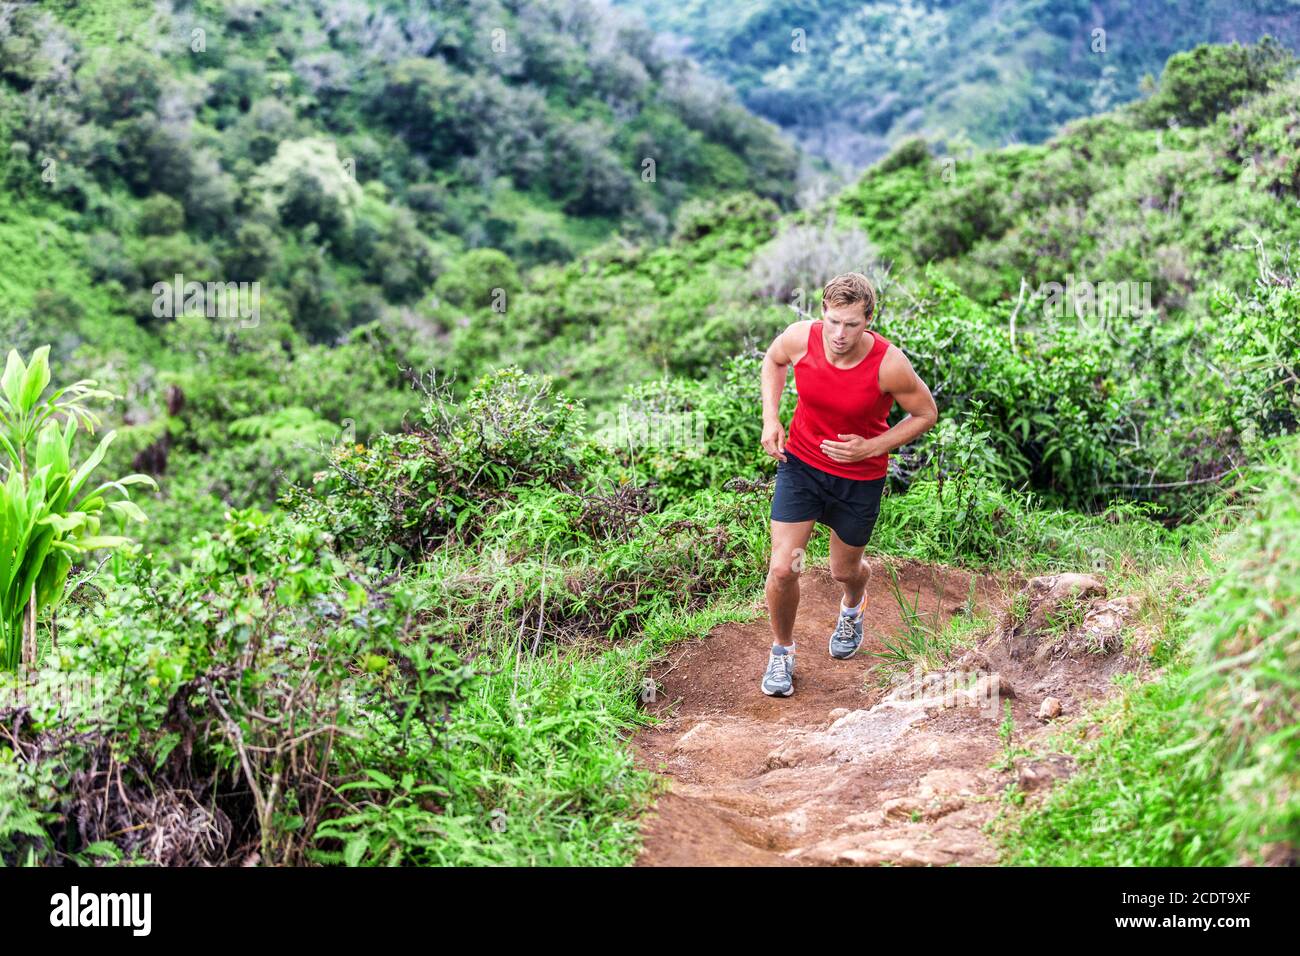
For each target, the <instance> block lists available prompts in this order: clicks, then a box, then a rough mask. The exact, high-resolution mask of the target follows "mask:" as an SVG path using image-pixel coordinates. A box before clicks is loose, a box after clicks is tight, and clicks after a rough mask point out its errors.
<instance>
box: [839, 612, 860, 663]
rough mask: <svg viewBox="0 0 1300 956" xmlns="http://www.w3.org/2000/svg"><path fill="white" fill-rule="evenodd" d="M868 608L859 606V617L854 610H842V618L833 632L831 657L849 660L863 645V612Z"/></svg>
mask: <svg viewBox="0 0 1300 956" xmlns="http://www.w3.org/2000/svg"><path fill="white" fill-rule="evenodd" d="M865 610H866V608H859V610H858V614H857V617H856V618H855V617H854V616H853V612H852V611H840V619H839V621H838V622H836V624H835V630H834V631H832V632H831V643H830V650H831V657H834V658H838V659H839V660H842V661H843V660H848V659H849V658H850V657H852V656H853V655H854V654H856V653H857V652H858V648H859V647H861V646H862V614H863V612H864V611H865Z"/></svg>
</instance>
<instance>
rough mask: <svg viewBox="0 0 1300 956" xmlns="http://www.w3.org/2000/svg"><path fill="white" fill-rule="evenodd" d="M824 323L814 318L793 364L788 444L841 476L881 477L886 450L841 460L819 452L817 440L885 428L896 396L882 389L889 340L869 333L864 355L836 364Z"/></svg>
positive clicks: (812, 462)
mask: <svg viewBox="0 0 1300 956" xmlns="http://www.w3.org/2000/svg"><path fill="white" fill-rule="evenodd" d="M822 329H823V323H822V322H820V321H819V322H814V323H813V324H812V327H811V328H810V329H809V330H808V352H807V353H806V354H805V355H804V356H803V358H801V359H799V361H798V362H795V364H794V388H795V393H796V395H797V396H798V401H797V403H796V404H795V408H794V418H793V419H792V420H791V421H790V434H789V436H788V437H787V438H786V448H788V449H789V450H790V451H792V452H794V454H795V457H796V458H799V459H801V460H802V461H804V462H807V463H808V464H810V465H812V466H813V467H814V468H820V469H821V470H822V471H824V472H826V473H828V474H831V475H836V476H838V477H840V478H854V479H858V480H868V479H873V478H883V477H884V476H885V474H886V472H887V471H888V470H889V456H888V455H876V456H875V457H873V458H863V459H862V460H860V461H852V462H840V461H835V460H833V459H831V458H827V457H826V456H825V455H824V454H822V450H821V443H822V442H823V441H825V440H827V439H829V440H831V441H842V440H843V439H841V438H840V437H839V436H840V435H841V434H844V435H861V436H862V437H863V438H874V437H876V436H877V435H883V434H884V433H885V432H887V431H889V410H890V409H891V408H893V407H894V396H893V395H890V394H889V393H888V392H881V391H880V363H881V362H882V361H883V360H884V358H885V352H886V351H888V350H889V342H888V340H886V339H885V338H883V337H882V336H880V335H876V334H875V333H868V334H872V335H875V344H874V345H873V346H872V348H871V351H870V352H868V353H867V357H866V358H864V359H863V360H862V361H861V362H859V363H858V364H857V365H855V366H853V367H852V368H837V367H836V366H834V365H832V364H831V363H830V362H828V361H827V360H826V353H825V350H824V349H823V348H822Z"/></svg>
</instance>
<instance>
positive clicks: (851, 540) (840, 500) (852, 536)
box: [772, 448, 885, 548]
mask: <svg viewBox="0 0 1300 956" xmlns="http://www.w3.org/2000/svg"><path fill="white" fill-rule="evenodd" d="M884 490H885V479H884V478H883V477H882V478H875V479H868V480H860V479H853V478H841V477H839V476H838V475H831V474H827V473H826V472H824V471H822V470H821V469H820V468H814V467H813V466H812V465H810V464H808V463H807V462H804V461H801V460H800V459H798V458H796V457H795V456H794V455H792V454H790V449H788V448H787V449H786V450H785V461H782V462H778V463H777V466H776V491H775V492H774V493H773V494H772V520H773V521H791V522H794V521H808V520H810V519H812V520H816V521H820V522H821V523H822V524H824V525H827V526H829V527H830V528H832V529H834V531H835V533H836V534H837V535H839V536H840V540H841V541H843V542H844V543H845V544H847V545H850V546H851V547H854V548H860V547H863V546H864V545H866V543H867V542H868V541H870V540H871V532H872V530H873V529H874V528H875V526H876V517H877V515H879V514H880V496H881V494H882V493H883V492H884Z"/></svg>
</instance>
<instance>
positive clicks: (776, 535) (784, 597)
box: [767, 520, 814, 647]
mask: <svg viewBox="0 0 1300 956" xmlns="http://www.w3.org/2000/svg"><path fill="white" fill-rule="evenodd" d="M813 524H814V522H813V521H811V520H809V521H773V522H772V557H771V559H770V560H769V562H768V566H767V616H768V620H770V621H771V622H772V638H773V643H775V644H780V645H781V646H782V647H789V646H790V645H791V644H792V643H794V618H795V613H796V612H797V611H798V610H799V573H800V572H801V571H802V570H803V563H804V559H805V556H804V552H805V550H806V549H807V547H808V539H809V538H811V537H812V531H813Z"/></svg>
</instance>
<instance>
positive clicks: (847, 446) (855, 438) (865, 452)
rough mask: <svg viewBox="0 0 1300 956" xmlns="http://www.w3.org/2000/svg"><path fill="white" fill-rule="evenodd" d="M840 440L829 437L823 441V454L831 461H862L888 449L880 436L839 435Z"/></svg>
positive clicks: (881, 453)
mask: <svg viewBox="0 0 1300 956" xmlns="http://www.w3.org/2000/svg"><path fill="white" fill-rule="evenodd" d="M836 437H838V438H840V439H841V440H840V441H831V440H830V439H829V438H828V439H826V440H825V441H823V442H822V444H821V449H822V454H823V455H825V456H826V457H827V458H829V459H831V461H839V462H844V463H846V464H847V463H848V462H851V461H861V460H862V459H863V458H875V457H876V456H878V455H883V454H885V453H886V452H887V451H888V448H886V447H885V445H884V443H883V442H881V441H880V440H879V438H863V437H862V436H861V435H837V436H836Z"/></svg>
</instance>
